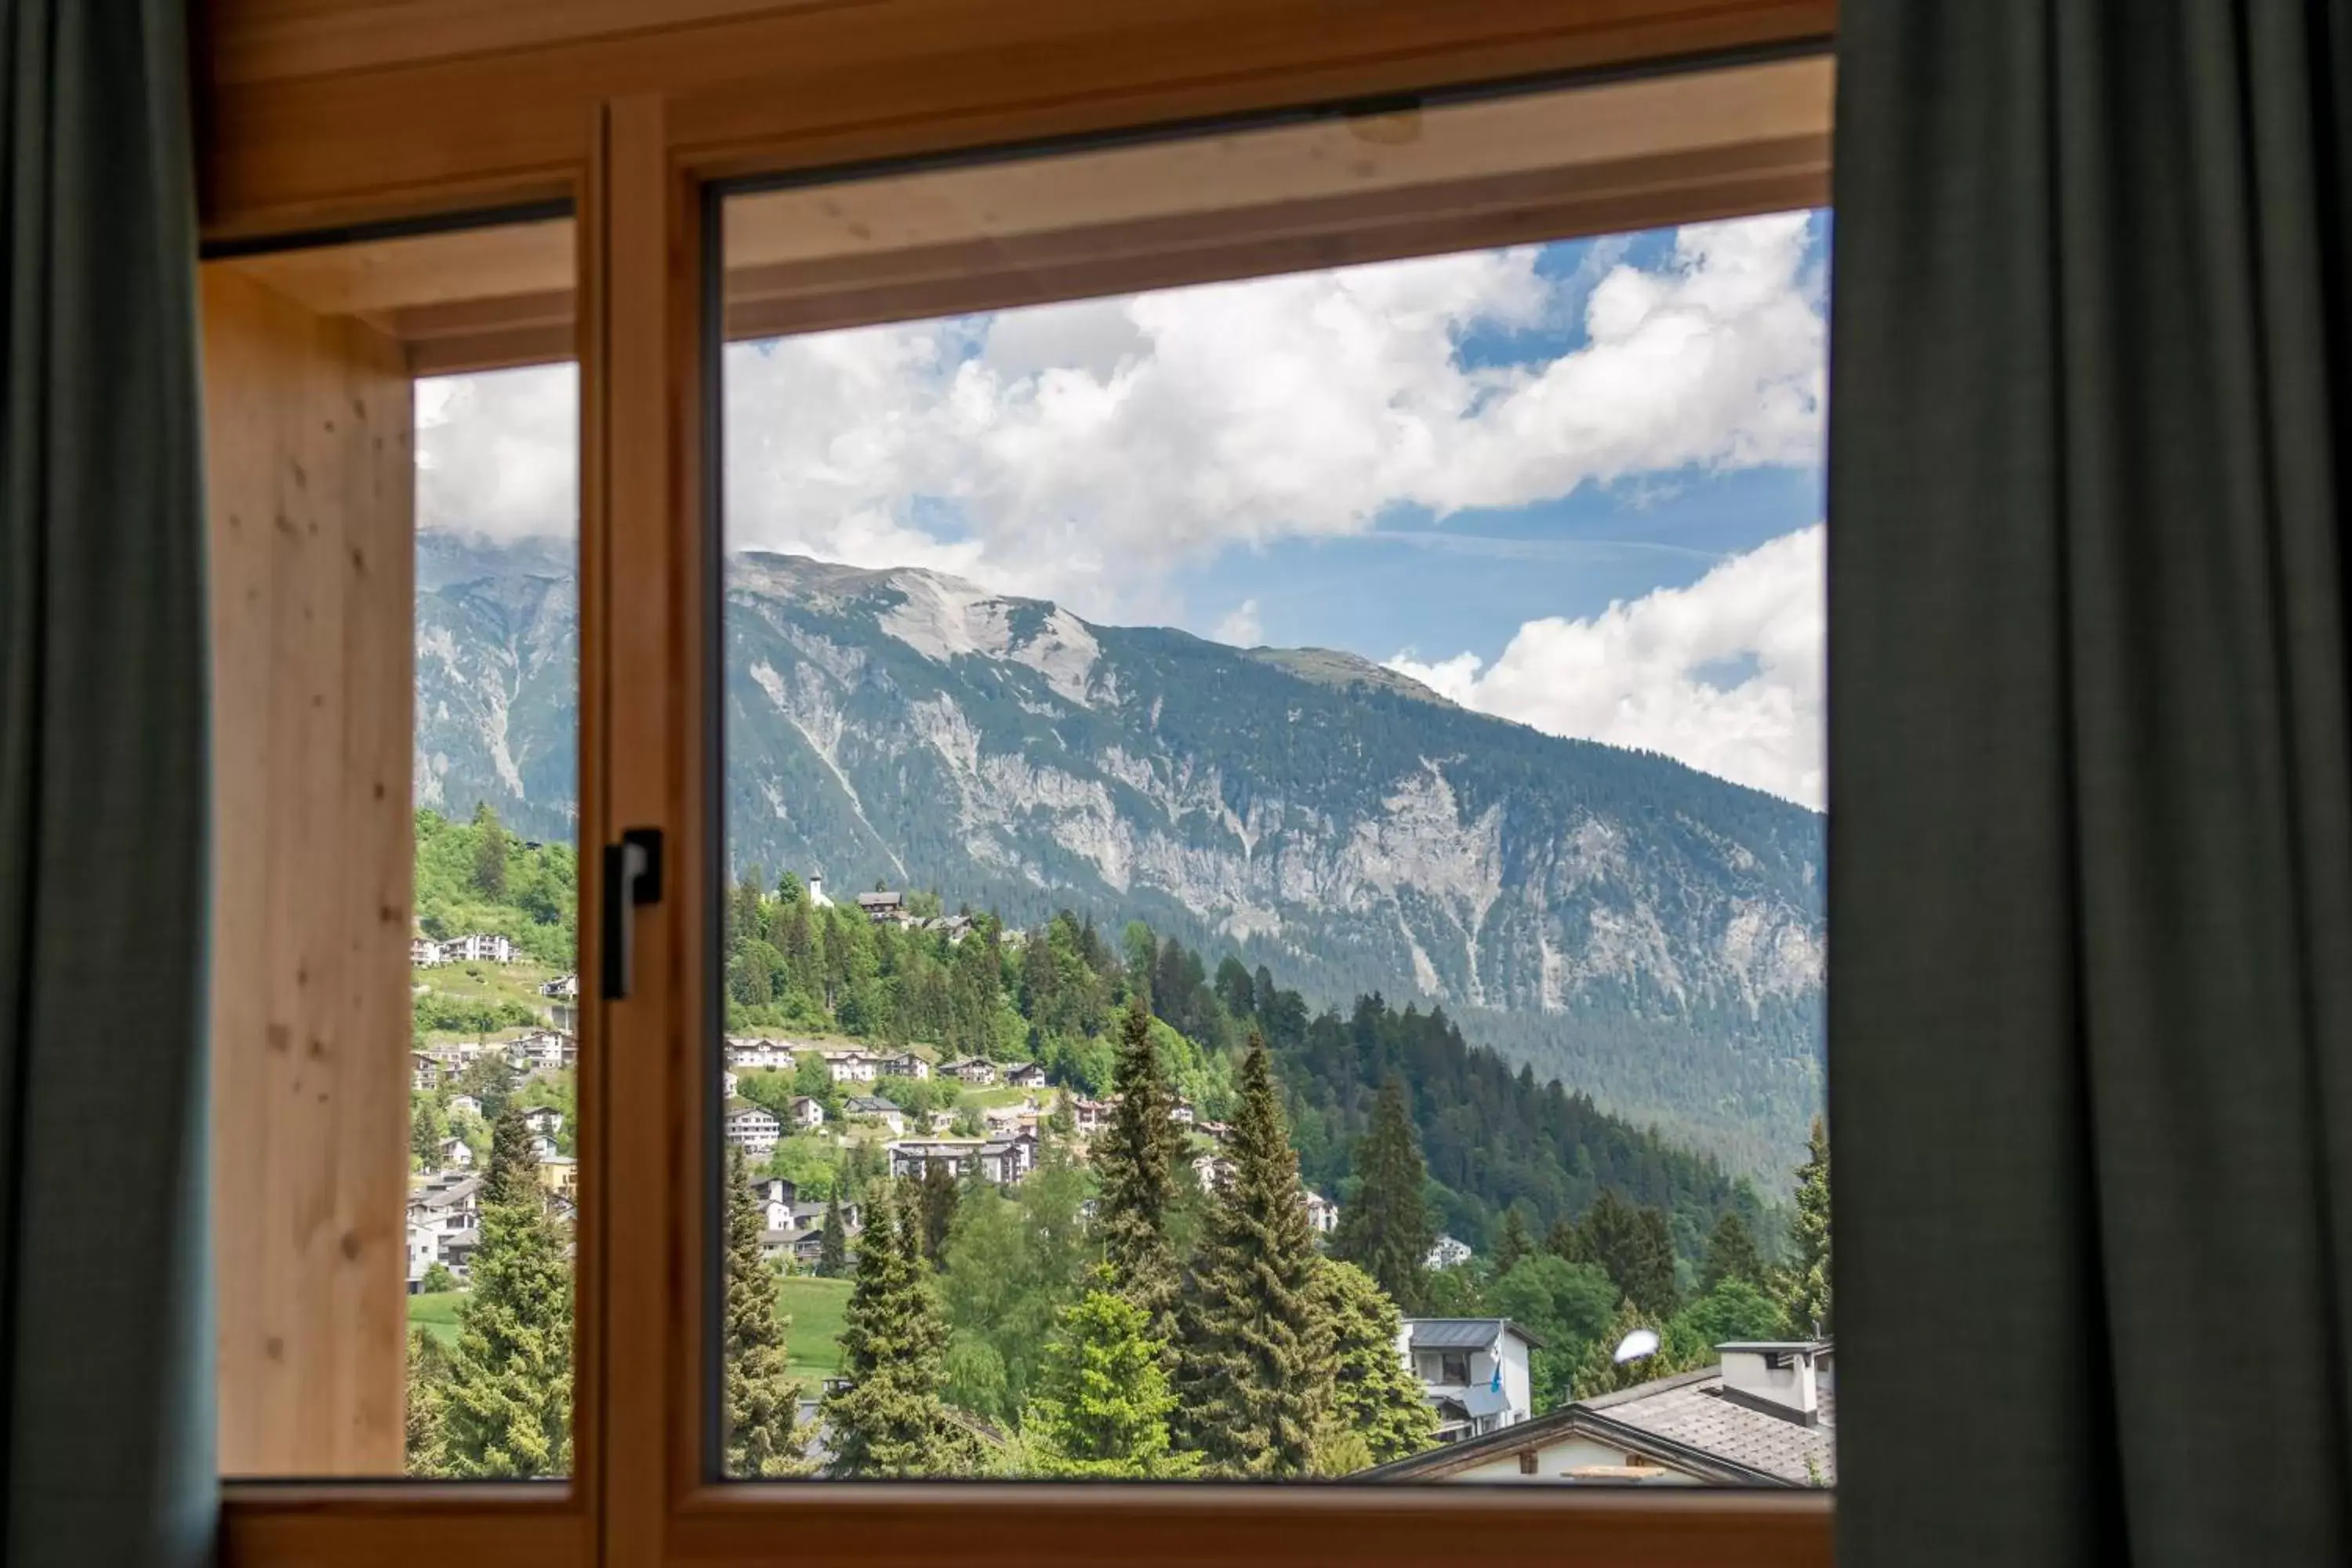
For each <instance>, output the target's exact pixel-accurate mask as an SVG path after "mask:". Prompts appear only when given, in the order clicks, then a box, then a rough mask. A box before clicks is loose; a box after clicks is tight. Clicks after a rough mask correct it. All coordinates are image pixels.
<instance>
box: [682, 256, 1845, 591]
mask: <svg viewBox="0 0 2352 1568" xmlns="http://www.w3.org/2000/svg"><path fill="white" fill-rule="evenodd" d="M1805 233H1806V219H1805V218H1804V216H1802V215H1785V216H1773V217H1766V218H1755V219H1748V220H1742V221H1739V222H1735V223H1724V224H1706V225H1697V226H1691V227H1687V228H1685V229H1682V230H1681V231H1679V232H1678V233H1677V235H1676V237H1675V251H1674V256H1673V258H1672V259H1671V261H1670V262H1669V263H1668V264H1666V265H1665V266H1664V267H1662V268H1658V269H1655V270H1649V271H1644V270H1642V269H1639V268H1633V267H1630V266H1626V265H1623V264H1622V263H1620V264H1617V265H1614V266H1612V267H1610V268H1608V269H1607V270H1606V272H1605V273H1604V274H1603V275H1602V276H1601V278H1600V279H1599V280H1598V282H1593V281H1591V279H1589V278H1586V279H1547V278H1545V277H1542V276H1540V275H1539V274H1538V272H1537V270H1536V267H1535V258H1536V253H1535V252H1533V251H1531V250H1515V251H1495V252H1483V253H1474V254H1468V255H1461V256H1449V257H1439V258H1430V259H1423V260H1413V261H1403V262H1392V263H1383V264H1380V265H1376V266H1368V267H1357V268H1343V269H1339V270H1336V271H1328V272H1316V273H1303V274H1297V275H1294V276H1290V277H1284V278H1271V279H1254V280H1249V281H1244V282H1238V283H1225V284H1213V285H1208V286H1203V287H1199V288H1192V289H1168V290H1162V291H1160V292H1156V293H1149V294H1139V295H1133V296H1129V297H1126V298H1122V299H1114V300H1091V301H1083V302H1079V303H1076V304H1069V305H1055V306H1049V307H1044V308H1041V309H1037V310H1020V311H1009V312H1004V313H1002V314H999V315H997V316H994V317H989V318H971V319H965V320H961V321H929V322H918V323H911V324H907V325H898V326H887V327H878V328H866V329H860V330H857V331H840V332H827V333H819V334H814V335H810V336H806V337H801V338H793V339H785V340H781V341H778V342H772V343H763V344H739V345H736V346H735V347H733V348H730V350H729V351H728V357H727V380H728V388H727V390H728V396H727V441H728V453H727V476H726V477H727V504H728V521H729V533H730V543H731V544H734V545H736V546H738V547H752V548H763V549H775V550H788V551H797V552H806V553H810V554H815V555H820V556H824V557H827V558H830V559H835V560H843V561H849V562H853V563H860V564H883V563H922V564H937V565H943V566H949V567H951V568H952V569H954V570H958V571H961V572H963V573H965V574H968V575H971V576H974V577H977V578H979V579H980V580H981V581H982V582H984V583H987V584H990V585H992V586H994V587H998V588H1001V589H1006V590H1011V591H1015V592H1022V593H1030V594H1035V595H1042V596H1046V597H1052V598H1056V599H1060V600H1063V601H1065V602H1067V603H1070V604H1072V605H1074V606H1075V607H1076V608H1078V609H1079V610H1080V611H1081V612H1082V613H1085V614H1089V615H1092V616H1096V617H1097V618H1106V619H1110V618H1121V617H1132V616H1137V615H1139V614H1144V613H1150V612H1153V611H1159V612H1161V613H1165V611H1166V610H1167V608H1168V606H1167V605H1165V604H1164V603H1163V602H1162V601H1161V599H1160V595H1164V594H1165V593H1166V589H1165V587H1164V584H1165V582H1166V579H1167V577H1168V574H1170V572H1171V569H1173V568H1176V567H1178V566H1181V565H1182V564H1185V563H1190V562H1195V561H1199V560H1202V559H1205V558H1207V557H1209V556H1212V555H1213V554H1215V553H1216V552H1220V551H1222V550H1223V549H1225V548H1227V547H1229V546H1232V545H1235V544H1255V543H1263V542H1267V541H1269V540H1273V539H1276V538H1280V537H1286V536H1298V535H1308V536H1313V535H1334V534H1348V533H1356V532H1360V531H1365V530H1367V529H1369V528H1370V526H1371V525H1372V523H1373V521H1375V519H1376V518H1378V516H1379V515H1380V514H1381V511H1382V510H1384V509H1387V508H1390V507H1393V506H1396V505H1399V504H1412V505H1419V506H1423V507H1427V508H1429V509H1431V510H1433V511H1435V512H1437V513H1440V514H1444V513H1448V512H1452V511H1455V510H1461V509H1463V508H1466V507H1508V506H1514V505H1519V504H1524V503H1527V502H1529V501H1533V500H1546V499H1549V498H1552V497H1556V496H1559V495H1564V494H1567V493H1569V492H1570V491H1571V490H1573V489H1575V488H1576V487H1577V486H1579V485H1580V484H1583V483H1586V482H1589V481H1607V480H1612V479H1620V478H1623V477H1626V476H1631V475H1639V474H1644V473H1653V472H1658V471H1664V470H1671V469H1675V468H1681V467H1684V466H1685V465H1694V464H1696V465H1701V466H1717V467H1731V466H1745V465H1753V464H1760V463H1805V462H1811V461H1813V460H1814V459H1815V458H1816V456H1817V454H1818V450H1819V444H1820V434H1821V416H1822V398H1823V368H1822V345H1823V328H1822V312H1821V309H1820V301H1819V300H1818V298H1817V297H1816V290H1815V289H1814V287H1813V284H1812V281H1811V279H1808V278H1807V277H1806V276H1805V274H1804V268H1803V262H1804V250H1805ZM1578 301H1580V302H1581V306H1582V321H1583V324H1584V327H1585V329H1586V333H1587V336H1588V340H1589V341H1588V342H1585V343H1583V344H1582V345H1580V347H1578V348H1576V349H1575V350H1573V351H1572V352H1569V353H1563V354H1559V355H1558V356H1557V357H1554V358H1552V359H1549V361H1543V362H1538V363H1528V364H1517V365H1498V366H1487V367H1479V368H1465V365H1464V364H1463V363H1462V362H1461V359H1460V356H1459V353H1458V349H1459V345H1460V342H1461V340H1462V339H1463V337H1464V336H1465V334H1466V333H1468V332H1470V331H1475V330H1477V329H1480V328H1496V329H1511V328H1531V327H1544V326H1549V327H1554V328H1557V327H1559V326H1560V325H1562V324H1563V323H1562V322H1561V321H1559V319H1558V318H1559V312H1560V311H1562V310H1568V309H1572V308H1574V306H1575V304H1576V303H1577V302H1578ZM943 541H944V542H943Z"/></svg>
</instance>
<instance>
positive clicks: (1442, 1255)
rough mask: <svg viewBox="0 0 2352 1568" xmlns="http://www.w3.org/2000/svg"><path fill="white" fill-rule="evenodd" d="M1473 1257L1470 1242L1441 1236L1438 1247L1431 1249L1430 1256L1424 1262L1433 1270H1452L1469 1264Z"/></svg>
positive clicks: (1438, 1239)
mask: <svg viewBox="0 0 2352 1568" xmlns="http://www.w3.org/2000/svg"><path fill="white" fill-rule="evenodd" d="M1472 1256H1473V1255H1472V1253H1471V1251H1470V1244H1469V1243H1468V1242H1466V1241H1457V1240H1455V1239H1454V1237H1450V1236H1441V1237H1438V1238H1437V1245H1436V1246H1434V1247H1431V1248H1430V1249H1429V1256H1428V1257H1427V1258H1424V1259H1423V1262H1425V1263H1426V1264H1427V1265H1428V1266H1429V1267H1430V1268H1454V1267H1456V1266H1458V1265H1460V1264H1464V1263H1467V1262H1469V1261H1470V1259H1471V1257H1472Z"/></svg>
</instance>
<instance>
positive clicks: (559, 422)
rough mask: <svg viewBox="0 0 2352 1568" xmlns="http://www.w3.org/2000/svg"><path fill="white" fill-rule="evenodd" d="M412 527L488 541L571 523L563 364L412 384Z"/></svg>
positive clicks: (572, 450)
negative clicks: (483, 537)
mask: <svg viewBox="0 0 2352 1568" xmlns="http://www.w3.org/2000/svg"><path fill="white" fill-rule="evenodd" d="M416 520H417V523H418V525H419V526H420V527H424V528H444V529H451V530H455V531H459V532H464V533H478V534H487V535H488V536H490V537H492V538H495V539H516V538H530V537H534V536H547V535H554V536H558V537H567V538H568V537H572V536H573V535H576V534H577V533H578V531H579V528H580V377H579V374H578V372H577V371H576V370H575V368H574V367H573V366H571V365H568V364H558V365H541V366H535V367H533V368H531V369H528V370H500V371H489V372H486V373H484V374H478V375H453V376H442V377H438V378H436V379H433V380H428V381H420V382H418V383H417V384H416Z"/></svg>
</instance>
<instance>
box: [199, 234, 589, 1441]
mask: <svg viewBox="0 0 2352 1568" xmlns="http://www.w3.org/2000/svg"><path fill="white" fill-rule="evenodd" d="M572 249H573V238H572V222H571V220H570V219H568V218H564V217H542V218H540V219H539V220H537V221H532V222H525V223H517V224H499V225H491V226H480V227H471V228H467V229H464V230H461V231H457V232H443V233H426V234H422V235H411V236H398V237H383V238H377V239H368V240H362V241H360V242H356V243H346V244H336V245H316V246H308V247H293V248H283V249H269V250H262V251H257V252H250V253H245V254H238V255H236V256H233V257H226V258H218V259H215V260H213V261H211V262H210V263H208V264H207V266H206V268H205V280H204V323H205V372H206V383H207V395H208V402H209V408H210V420H209V433H208V444H209V451H208V454H207V457H208V468H209V472H210V475H211V482H212V486H213V493H212V505H211V510H212V534H213V556H212V559H213V565H214V584H215V616H214V626H215V679H214V681H213V689H214V693H215V728H216V734H217V736H218V747H217V756H218V764H217V782H216V786H215V787H216V792H217V797H218V808H217V809H218V813H219V817H218V822H219V827H218V841H219V853H218V854H217V856H216V858H215V864H216V868H217V870H216V876H217V878H218V881H219V893H218V898H219V904H218V915H217V918H216V920H215V927H214V930H215V941H214V951H215V984H214V986H213V993H214V996H215V1005H216V1014H215V1027H214V1049H215V1079H216V1084H217V1089H216V1101H215V1123H216V1126H215V1148H216V1150H217V1152H218V1158H217V1173H216V1180H217V1184H218V1189H219V1194H220V1200H219V1209H218V1213H219V1218H218V1221H217V1228H218V1252H219V1267H218V1277H219V1279H220V1295H221V1301H220V1321H221V1340H220V1346H221V1357H220V1360H221V1374H220V1375H221V1386H220V1410H221V1432H220V1437H221V1462H222V1468H223V1469H224V1470H225V1471H226V1472H227V1473H229V1474H232V1475H264V1476H317V1475H363V1476H367V1475H399V1474H403V1473H406V1474H409V1475H413V1476H420V1477H449V1478H467V1477H474V1478H502V1479H525V1478H530V1477H536V1476H549V1475H561V1474H562V1473H563V1472H564V1470H565V1469H566V1468H567V1466H568V1462H569V1458H568V1457H569V1451H570V1430H569V1425H570V1408H571V1381H572V1364H571V1363H572V1356H571V1352H572V1300H571V1296H572V1284H571V1258H572V1232H573V1227H574V1225H575V1222H576V1218H577V1214H576V1184H575V1182H574V1172H575V1169H576V1166H575V1160H576V1157H577V1153H578V1149H577V1144H576V1142H575V1139H576V1135H577V1130H578V1125H579V1107H578V1096H577V1093H576V1089H575V1082H576V1078H577V1067H578V1047H577V1037H578V1020H577V1016H576V1015H577V996H578V970H579V959H578V952H577V946H576V942H575V932H576V921H577V910H578V908H579V886H578V878H577V875H576V868H577V856H576V852H575V849H574V839H575V833H576V821H577V816H576V806H575V804H574V802H575V799H576V780H577V773H578V763H577V759H578V753H579V742H578V732H579V731H578V721H577V716H576V715H577V703H578V691H579V684H580V679H579V637H578V626H577V614H576V604H575V595H574V590H573V567H572V560H573V557H574V555H575V553H576V549H577V538H578V525H577V515H576V513H577V500H576V494H575V490H576V487H575V483H574V476H575V474H576V471H577V468H578V458H577V437H576V433H575V427H576V414H575V409H574V404H575V394H574V374H573V370H572V366H571V364H570V363H567V362H568V361H569V359H570V356H571V353H572V349H571V335H572V325H571V319H570V310H571V305H570V300H571V292H570V290H571V279H572ZM486 283H488V284H489V285H490V288H491V291H488V292H485V284H486ZM542 362H543V363H542ZM395 1075H396V1076H395ZM396 1238H397V1239H396ZM493 1406H495V1407H496V1409H497V1411H498V1413H497V1414H495V1415H492V1414H489V1413H488V1412H489V1411H490V1410H491V1408H492V1407H493Z"/></svg>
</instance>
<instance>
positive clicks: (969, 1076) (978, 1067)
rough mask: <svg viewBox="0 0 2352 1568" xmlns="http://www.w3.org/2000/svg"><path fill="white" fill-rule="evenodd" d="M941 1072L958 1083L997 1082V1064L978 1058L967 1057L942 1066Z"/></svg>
mask: <svg viewBox="0 0 2352 1568" xmlns="http://www.w3.org/2000/svg"><path fill="white" fill-rule="evenodd" d="M940 1072H941V1073H943V1074H945V1075H946V1076H947V1077H949V1078H951V1079H955V1080H956V1081H957V1082H958V1083H970V1084H991V1083H994V1082H995V1081H996V1064H995V1063H994V1062H992V1061H983V1060H982V1059H981V1058H978V1057H965V1058H961V1059H960V1060H957V1061H951V1062H944V1063H942V1064H940Z"/></svg>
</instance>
